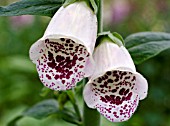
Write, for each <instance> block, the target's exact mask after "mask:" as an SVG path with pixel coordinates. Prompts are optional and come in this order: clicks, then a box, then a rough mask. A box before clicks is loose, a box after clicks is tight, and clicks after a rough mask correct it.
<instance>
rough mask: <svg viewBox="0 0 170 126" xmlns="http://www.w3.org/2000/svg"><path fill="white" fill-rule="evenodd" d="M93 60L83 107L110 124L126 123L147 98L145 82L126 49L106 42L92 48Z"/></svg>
mask: <svg viewBox="0 0 170 126" xmlns="http://www.w3.org/2000/svg"><path fill="white" fill-rule="evenodd" d="M94 60H95V62H96V68H95V71H94V74H93V75H92V76H91V78H90V80H89V82H88V83H87V84H86V86H85V88H84V91H83V95H84V100H85V102H86V104H87V105H88V106H89V107H90V108H96V109H97V110H98V111H99V112H100V113H101V114H102V115H103V116H104V117H106V118H107V119H108V120H110V121H112V122H121V121H126V120H128V119H129V118H130V117H131V116H132V114H133V113H134V111H135V110H136V108H137V106H138V102H139V100H142V99H144V98H145V97H146V95H147V90H148V84H147V81H146V79H145V78H144V77H143V76H142V75H141V74H139V73H138V72H136V69H135V66H134V63H133V61H132V59H131V56H130V54H129V53H128V51H127V50H126V48H125V47H124V46H121V47H119V46H118V45H116V44H114V43H112V42H109V40H105V42H104V43H102V44H101V45H99V46H98V47H97V48H96V50H95V52H94Z"/></svg>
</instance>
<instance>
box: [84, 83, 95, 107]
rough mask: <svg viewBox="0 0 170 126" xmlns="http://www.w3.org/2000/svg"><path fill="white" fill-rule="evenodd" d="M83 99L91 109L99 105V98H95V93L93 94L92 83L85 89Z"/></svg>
mask: <svg viewBox="0 0 170 126" xmlns="http://www.w3.org/2000/svg"><path fill="white" fill-rule="evenodd" d="M83 97H84V101H85V103H86V104H87V106H88V107H89V108H95V106H96V104H97V103H98V97H97V96H95V93H94V92H93V85H92V83H91V82H90V81H89V82H88V83H87V84H86V85H85V87H84V89H83Z"/></svg>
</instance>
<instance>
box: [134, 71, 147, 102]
mask: <svg viewBox="0 0 170 126" xmlns="http://www.w3.org/2000/svg"><path fill="white" fill-rule="evenodd" d="M135 76H136V84H135V86H134V89H133V91H134V92H136V93H137V94H139V98H140V100H142V99H144V98H145V97H146V96H147V92H148V82H147V80H146V79H145V78H144V77H143V76H142V75H141V74H140V73H136V74H135Z"/></svg>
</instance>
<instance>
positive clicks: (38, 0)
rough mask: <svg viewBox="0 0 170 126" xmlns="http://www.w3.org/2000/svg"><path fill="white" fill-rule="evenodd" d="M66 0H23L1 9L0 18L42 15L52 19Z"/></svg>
mask: <svg viewBox="0 0 170 126" xmlns="http://www.w3.org/2000/svg"><path fill="white" fill-rule="evenodd" d="M64 1H65V0H21V1H19V2H16V3H13V4H10V5H8V6H5V7H0V16H18V15H41V16H50V17H52V16H53V15H54V13H55V12H56V11H57V10H58V9H59V8H60V7H61V6H62V5H63V3H64Z"/></svg>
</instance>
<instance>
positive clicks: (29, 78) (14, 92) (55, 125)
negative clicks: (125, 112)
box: [0, 0, 170, 126]
mask: <svg viewBox="0 0 170 126" xmlns="http://www.w3.org/2000/svg"><path fill="white" fill-rule="evenodd" d="M15 1H16V0H15ZM12 2H14V0H1V1H0V5H1V6H3V5H7V4H9V3H12ZM104 4H105V6H104V29H105V30H111V31H116V32H118V33H120V34H121V35H122V36H123V37H124V38H125V37H126V36H128V35H129V34H132V33H136V32H142V31H161V32H170V0H149V1H148V0H140V1H137V0H105V1H104ZM49 20H50V18H48V17H41V16H18V17H0V126H6V125H7V123H8V122H9V121H11V120H12V119H14V118H15V117H16V116H18V115H20V113H21V112H22V111H23V110H25V109H26V108H28V107H30V106H32V105H34V104H35V103H37V102H39V101H42V100H43V99H45V98H44V97H41V96H40V92H41V89H42V87H43V85H42V84H41V82H40V81H39V79H38V75H37V72H36V69H35V65H34V64H33V63H32V62H31V61H30V60H29V55H28V52H29V48H30V46H31V45H32V43H34V42H35V41H36V40H37V39H39V38H40V37H41V36H42V35H43V31H44V30H45V28H46V26H47V24H48V22H49ZM137 69H138V71H139V72H141V73H142V74H143V75H144V76H145V77H146V78H147V79H148V82H149V92H148V97H147V98H146V99H145V100H143V101H141V102H140V104H139V106H138V109H137V111H136V112H135V114H134V116H132V118H131V119H130V120H129V121H127V122H123V123H111V122H109V121H107V120H106V119H104V118H102V126H170V77H169V76H170V50H167V51H164V52H162V53H161V54H159V55H158V56H156V57H154V58H152V59H150V60H148V61H146V62H145V63H142V64H140V65H138V66H137ZM49 97H50V96H49ZM17 124H18V126H61V125H62V126H64V125H65V126H73V125H72V124H69V123H66V122H64V121H62V120H58V119H55V118H54V117H52V116H50V117H48V118H47V119H43V120H36V119H33V118H30V117H25V118H23V119H21V120H20V121H18V123H17Z"/></svg>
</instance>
